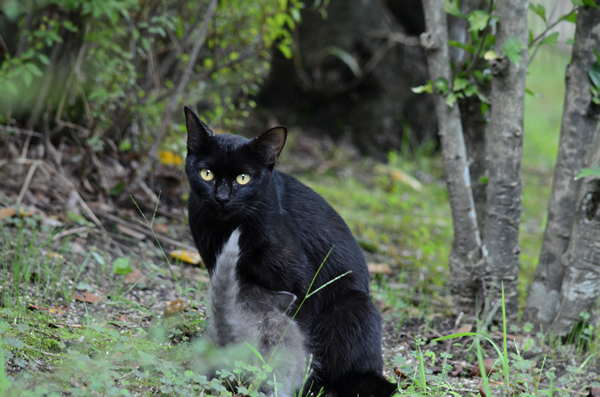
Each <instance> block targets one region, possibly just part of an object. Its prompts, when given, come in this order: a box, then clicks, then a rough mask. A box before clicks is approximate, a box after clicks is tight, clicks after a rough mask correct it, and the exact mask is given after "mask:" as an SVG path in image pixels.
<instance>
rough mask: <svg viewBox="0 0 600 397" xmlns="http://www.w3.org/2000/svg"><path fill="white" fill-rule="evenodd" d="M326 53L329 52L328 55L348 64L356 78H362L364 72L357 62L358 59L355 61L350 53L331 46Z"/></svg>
mask: <svg viewBox="0 0 600 397" xmlns="http://www.w3.org/2000/svg"><path fill="white" fill-rule="evenodd" d="M326 51H327V54H329V55H333V56H334V57H336V58H338V59H339V60H340V61H342V62H344V63H345V64H346V66H348V69H350V70H351V71H352V73H353V74H354V76H356V77H360V76H361V75H362V70H361V68H360V66H359V65H358V62H356V59H354V57H353V56H352V55H350V53H348V51H346V50H344V49H342V48H340V47H338V46H329V47H327V49H326Z"/></svg>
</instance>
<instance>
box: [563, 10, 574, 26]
mask: <svg viewBox="0 0 600 397" xmlns="http://www.w3.org/2000/svg"><path fill="white" fill-rule="evenodd" d="M562 20H563V21H567V22H571V23H575V24H576V23H577V13H576V12H573V13H571V14H568V15H565V16H563V17H562Z"/></svg>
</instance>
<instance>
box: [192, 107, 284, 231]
mask: <svg viewBox="0 0 600 397" xmlns="http://www.w3.org/2000/svg"><path fill="white" fill-rule="evenodd" d="M185 119H186V126H187V131H188V139H187V150H188V153H187V158H186V166H185V171H186V174H187V176H188V180H189V182H190V186H191V188H192V190H193V191H194V193H195V194H196V196H197V198H198V200H199V201H200V202H201V204H202V206H203V207H204V208H205V209H207V210H210V211H211V213H212V215H214V216H217V217H220V218H223V219H227V218H230V217H232V216H234V215H236V214H240V213H241V214H243V213H244V212H246V213H247V212H248V211H253V210H254V209H255V208H256V206H257V203H258V200H259V199H260V195H261V192H263V191H264V190H265V189H266V187H267V186H268V185H269V183H270V182H271V178H272V174H273V167H274V166H275V163H277V159H278V158H279V154H280V153H281V150H282V149H283V146H284V145H285V140H286V137H287V130H286V128H285V127H275V128H271V129H270V130H268V131H266V132H264V133H263V134H261V135H260V136H258V137H256V138H254V139H246V138H243V137H240V136H237V135H225V134H223V135H215V134H214V133H213V132H212V131H211V130H210V128H208V126H206V124H204V123H203V122H202V121H201V120H200V118H199V117H198V116H197V115H196V114H195V113H194V112H193V111H192V110H191V109H190V108H188V107H185Z"/></svg>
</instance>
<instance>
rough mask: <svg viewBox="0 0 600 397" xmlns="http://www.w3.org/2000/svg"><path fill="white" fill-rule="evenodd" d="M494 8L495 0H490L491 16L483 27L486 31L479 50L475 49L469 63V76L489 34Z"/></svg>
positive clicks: (467, 71)
mask: <svg viewBox="0 0 600 397" xmlns="http://www.w3.org/2000/svg"><path fill="white" fill-rule="evenodd" d="M493 9H494V0H490V6H489V7H488V15H490V17H489V18H488V21H487V23H486V25H485V28H483V30H482V32H484V35H483V36H482V37H481V40H480V41H479V45H478V46H477V51H475V54H473V58H471V63H470V64H469V67H467V70H465V74H466V75H467V76H468V75H469V72H470V71H471V70H473V68H474V67H475V63H476V62H477V59H478V58H479V55H480V54H481V50H483V43H484V42H485V37H486V36H487V34H485V31H486V30H487V28H488V26H490V21H491V20H492V17H491V15H492V10H493Z"/></svg>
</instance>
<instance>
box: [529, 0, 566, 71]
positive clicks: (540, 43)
mask: <svg viewBox="0 0 600 397" xmlns="http://www.w3.org/2000/svg"><path fill="white" fill-rule="evenodd" d="M556 7H558V0H556V1H555V2H554V7H552V11H551V12H550V16H549V17H548V19H552V17H553V16H554V12H555V11H556ZM571 13H573V11H571V12H570V13H569V14H567V15H571ZM562 20H563V18H562V17H561V18H558V21H562ZM558 21H557V22H558ZM546 27H548V22H546ZM549 31H550V30H549V29H548V28H547V29H546V30H545V31H543V32H542V35H541V36H542V37H545V36H546V34H547V33H548V32H549ZM542 41H543V40H540V42H539V43H538V44H537V45H536V46H535V50H533V54H531V56H530V57H529V60H528V61H527V66H529V65H530V64H531V61H533V58H535V55H536V54H537V52H538V50H539V49H540V47H541V46H542Z"/></svg>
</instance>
